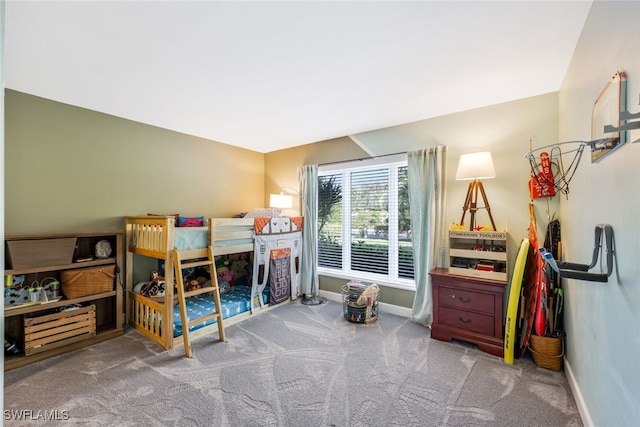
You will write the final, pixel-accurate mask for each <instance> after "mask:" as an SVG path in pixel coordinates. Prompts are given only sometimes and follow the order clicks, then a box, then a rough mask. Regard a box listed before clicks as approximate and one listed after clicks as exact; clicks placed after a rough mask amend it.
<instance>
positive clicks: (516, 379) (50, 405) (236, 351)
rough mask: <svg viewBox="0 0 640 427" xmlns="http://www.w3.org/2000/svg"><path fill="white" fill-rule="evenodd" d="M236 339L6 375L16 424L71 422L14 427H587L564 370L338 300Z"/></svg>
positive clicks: (262, 323) (102, 355)
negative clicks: (349, 312)
mask: <svg viewBox="0 0 640 427" xmlns="http://www.w3.org/2000/svg"><path fill="white" fill-rule="evenodd" d="M226 335H227V342H226V343H222V342H214V339H217V333H215V334H212V335H210V336H205V337H201V338H198V339H197V340H194V342H193V350H194V357H193V359H187V358H185V357H184V352H183V347H182V346H179V347H176V348H174V349H172V350H170V351H162V349H161V348H160V347H158V346H157V345H156V344H154V343H153V342H151V341H150V340H148V339H147V338H145V337H144V336H143V335H141V334H140V333H138V332H137V331H135V330H131V329H129V330H127V331H126V333H125V334H124V336H122V337H119V338H115V339H112V340H109V341H106V342H103V343H100V344H96V345H94V346H91V347H87V348H84V349H82V350H78V351H75V352H73V353H69V354H66V355H61V356H58V357H55V358H51V359H48V360H45V361H43V362H39V363H35V364H33V365H29V366H26V367H24V368H20V369H17V370H14V371H10V372H6V373H5V389H4V396H5V402H4V409H5V425H30V424H31V425H39V426H42V425H48V424H50V425H54V424H55V425H60V424H61V422H60V421H50V422H47V421H45V420H43V419H32V420H28V421H20V422H16V421H15V420H11V419H10V420H7V419H6V418H7V416H6V414H7V412H6V411H7V410H14V411H19V412H20V413H23V412H24V411H32V413H35V414H37V413H38V412H39V413H40V414H42V413H43V411H45V413H49V414H51V413H56V414H66V416H68V420H66V421H64V425H91V426H94V425H95V426H98V425H109V426H111V425H118V426H138V425H140V426H153V425H157V426H165V425H167V426H171V425H175V426H265V425H271V426H509V427H511V426H582V422H581V419H580V416H579V414H578V409H577V407H576V404H575V401H574V400H573V397H572V395H571V391H570V388H569V385H568V383H567V380H566V378H565V376H564V374H563V373H562V372H553V371H549V370H546V369H542V368H538V367H536V366H535V365H534V364H533V362H532V361H531V360H530V359H529V358H526V357H524V358H521V359H518V360H516V362H515V364H514V365H506V364H505V363H504V362H503V360H502V359H501V358H498V357H495V356H491V355H489V354H486V353H484V352H482V351H479V350H477V349H476V347H475V346H472V345H468V344H463V343H458V342H452V343H445V342H440V341H436V340H432V339H431V338H430V336H429V329H428V328H425V327H423V326H420V325H418V324H415V323H413V322H411V321H409V320H407V319H406V318H403V317H399V316H395V315H392V314H388V313H384V312H381V313H380V315H379V318H378V320H377V321H376V322H373V323H371V324H368V325H364V324H356V323H351V322H348V321H346V320H345V319H344V317H343V315H342V305H341V304H339V303H335V302H331V301H329V302H327V303H326V304H323V305H319V306H305V305H302V304H300V303H299V302H292V303H289V304H284V305H282V306H280V307H276V308H274V309H272V310H270V311H267V312H264V313H260V314H258V315H255V316H252V317H250V318H249V319H247V320H245V321H242V322H240V323H237V324H235V325H232V326H229V327H228V328H226ZM46 411H48V412H46ZM62 411H64V412H62Z"/></svg>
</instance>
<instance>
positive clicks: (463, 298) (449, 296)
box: [438, 286, 495, 316]
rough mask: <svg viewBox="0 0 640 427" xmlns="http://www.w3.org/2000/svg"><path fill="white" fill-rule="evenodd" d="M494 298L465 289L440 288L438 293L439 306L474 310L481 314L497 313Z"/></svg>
mask: <svg viewBox="0 0 640 427" xmlns="http://www.w3.org/2000/svg"><path fill="white" fill-rule="evenodd" d="M494 301H495V299H494V296H493V295H491V294H484V293H480V292H472V291H467V290H464V289H456V288H447V287H444V286H443V287H440V292H439V293H438V304H439V305H443V306H447V307H455V308H461V309H463V310H473V311H477V312H480V313H486V314H490V315H491V316H493V315H494V313H495V304H494Z"/></svg>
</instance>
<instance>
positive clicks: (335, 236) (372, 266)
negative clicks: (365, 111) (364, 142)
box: [318, 156, 415, 288]
mask: <svg viewBox="0 0 640 427" xmlns="http://www.w3.org/2000/svg"><path fill="white" fill-rule="evenodd" d="M402 157H404V156H402ZM318 270H319V271H320V272H321V273H323V274H327V275H336V276H339V277H347V278H357V279H362V280H365V281H376V282H377V283H383V284H387V285H399V287H410V288H413V287H414V286H415V284H414V281H413V278H414V276H413V247H412V241H411V222H410V217H409V194H408V184H407V162H406V158H400V159H398V156H394V157H393V158H391V159H390V158H389V157H385V158H378V159H371V160H364V161H358V162H350V163H346V164H345V163H342V164H338V165H332V166H322V167H321V168H320V169H319V171H318Z"/></svg>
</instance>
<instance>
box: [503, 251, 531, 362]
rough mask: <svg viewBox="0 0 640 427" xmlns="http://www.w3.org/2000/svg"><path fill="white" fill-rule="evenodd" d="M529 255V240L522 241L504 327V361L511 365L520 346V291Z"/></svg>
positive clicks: (512, 277) (514, 269) (514, 270)
mask: <svg viewBox="0 0 640 427" xmlns="http://www.w3.org/2000/svg"><path fill="white" fill-rule="evenodd" d="M528 255H529V239H522V242H521V243H520V249H519V250H518V255H517V256H516V263H515V266H514V268H513V275H512V276H511V286H510V289H509V302H508V304H507V318H506V321H505V327H504V361H505V363H507V364H509V365H512V364H513V360H514V357H515V349H516V347H517V344H518V339H517V336H516V328H517V326H518V319H519V307H520V290H521V289H522V280H523V279H524V271H525V267H526V265H527V257H528Z"/></svg>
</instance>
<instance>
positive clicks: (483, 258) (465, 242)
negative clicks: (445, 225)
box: [449, 230, 508, 282]
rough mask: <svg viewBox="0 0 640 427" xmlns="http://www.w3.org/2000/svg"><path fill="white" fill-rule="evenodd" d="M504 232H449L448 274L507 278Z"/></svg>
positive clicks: (498, 278) (494, 278) (501, 279)
mask: <svg viewBox="0 0 640 427" xmlns="http://www.w3.org/2000/svg"><path fill="white" fill-rule="evenodd" d="M507 255H508V254H507V232H503V231H461V230H460V231H458V230H456V231H454V230H451V231H449V273H450V274H455V275H459V276H467V277H478V278H483V279H490V280H498V281H504V282H506V281H507V264H508V262H507V260H508V256H507Z"/></svg>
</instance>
